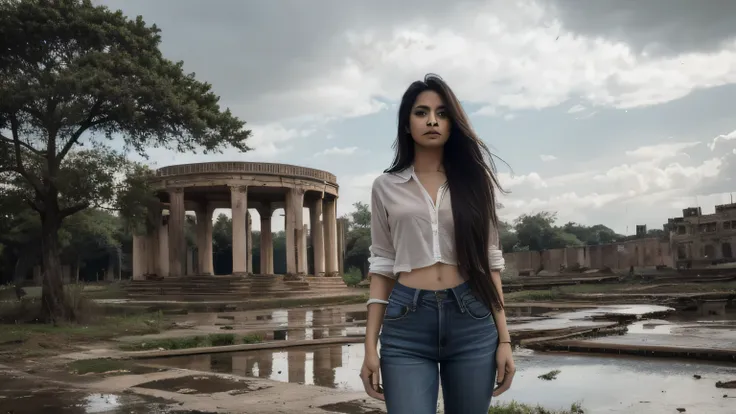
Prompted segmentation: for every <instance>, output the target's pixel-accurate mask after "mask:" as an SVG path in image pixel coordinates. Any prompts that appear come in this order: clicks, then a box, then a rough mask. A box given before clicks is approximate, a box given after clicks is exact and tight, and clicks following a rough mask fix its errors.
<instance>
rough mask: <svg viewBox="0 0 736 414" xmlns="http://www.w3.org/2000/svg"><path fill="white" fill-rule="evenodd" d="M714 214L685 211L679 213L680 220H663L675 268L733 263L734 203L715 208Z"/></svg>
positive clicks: (692, 209)
mask: <svg viewBox="0 0 736 414" xmlns="http://www.w3.org/2000/svg"><path fill="white" fill-rule="evenodd" d="M715 210H716V211H715V213H713V214H703V213H702V211H701V210H700V207H689V208H686V209H683V210H682V217H675V218H671V219H668V220H667V224H665V226H664V228H665V231H666V232H668V233H669V238H670V244H671V246H672V252H673V256H674V257H673V259H674V261H675V265H676V266H677V267H688V268H689V267H700V266H705V265H709V264H718V263H724V262H733V261H736V259H734V255H733V250H734V247H736V203H730V204H723V205H718V206H716V209H715Z"/></svg>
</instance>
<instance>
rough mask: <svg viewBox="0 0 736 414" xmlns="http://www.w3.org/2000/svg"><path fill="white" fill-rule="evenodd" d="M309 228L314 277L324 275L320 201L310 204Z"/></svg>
mask: <svg viewBox="0 0 736 414" xmlns="http://www.w3.org/2000/svg"><path fill="white" fill-rule="evenodd" d="M309 219H310V220H309V226H310V228H311V236H312V253H313V254H314V275H315V276H324V275H325V237H324V234H325V232H324V227H323V220H322V199H321V198H318V199H316V200H314V201H313V202H312V205H311V206H310V209H309Z"/></svg>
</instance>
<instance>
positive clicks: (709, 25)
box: [552, 0, 736, 55]
mask: <svg viewBox="0 0 736 414" xmlns="http://www.w3.org/2000/svg"><path fill="white" fill-rule="evenodd" d="M552 4H553V5H554V8H555V9H556V11H557V12H558V15H559V17H560V19H561V21H562V24H563V25H564V27H565V28H566V29H568V30H571V31H573V32H577V33H580V34H583V35H594V36H602V37H605V38H609V39H614V40H619V41H623V42H625V43H628V44H629V45H631V46H632V47H633V48H634V50H636V51H638V52H641V51H644V50H646V51H648V52H649V53H650V54H652V55H672V54H678V53H681V52H694V51H711V50H716V49H718V48H719V46H720V45H721V44H722V43H723V42H724V41H728V40H733V39H734V38H735V37H736V1H734V0H638V1H637V0H553V3H552Z"/></svg>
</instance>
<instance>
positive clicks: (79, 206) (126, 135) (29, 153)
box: [0, 0, 250, 322]
mask: <svg viewBox="0 0 736 414" xmlns="http://www.w3.org/2000/svg"><path fill="white" fill-rule="evenodd" d="M160 42H161V37H160V30H159V29H158V28H157V27H156V26H155V25H152V26H147V25H146V24H145V22H144V21H143V19H142V18H141V17H140V16H139V17H137V18H136V19H135V20H131V19H128V18H126V17H125V16H124V15H123V13H122V12H120V11H117V12H112V11H110V10H109V9H107V8H106V7H104V6H94V5H93V4H92V2H91V1H90V0H18V1H7V0H5V1H0V50H1V51H2V53H0V179H2V181H3V182H2V183H0V185H5V186H9V187H10V188H12V190H13V191H14V192H15V193H16V194H17V195H18V196H19V197H20V198H22V199H23V200H24V201H25V202H26V203H28V204H29V205H30V206H31V208H33V209H34V210H35V211H36V212H37V213H38V215H39V217H40V219H41V234H42V237H41V249H42V252H43V253H42V262H43V269H44V278H43V293H42V305H43V311H44V316H45V317H46V319H47V320H49V321H54V322H56V321H58V320H61V319H64V318H66V317H67V316H68V312H67V310H68V309H67V306H66V303H65V297H64V294H63V285H62V280H61V273H60V266H59V264H60V262H59V260H60V259H59V251H60V249H59V242H58V237H57V236H58V232H59V228H60V227H61V225H62V222H63V220H64V219H65V218H66V217H68V216H71V215H73V214H75V213H77V212H79V211H82V210H84V209H86V208H88V207H90V206H93V205H96V204H100V205H104V204H106V203H108V204H109V203H112V202H113V201H114V196H115V194H116V190H117V187H116V185H117V184H119V183H118V181H119V180H118V179H117V177H119V176H120V175H121V173H123V172H124V171H125V170H126V169H127V168H128V167H129V165H128V163H127V162H126V160H125V157H124V156H123V155H122V154H120V153H118V152H116V151H113V150H112V149H111V147H109V146H107V144H106V142H108V141H110V140H112V139H114V138H118V139H120V140H122V141H123V142H124V147H125V149H126V150H130V151H135V152H137V153H138V154H140V155H141V156H144V157H145V155H146V154H145V149H146V148H149V147H164V148H169V149H172V150H178V151H180V152H183V151H195V150H197V149H200V150H202V151H203V152H205V153H207V152H213V151H220V150H222V149H223V148H224V147H226V146H233V147H235V148H236V149H239V150H241V151H248V150H249V149H250V148H248V147H247V145H246V139H247V138H248V136H249V135H250V131H248V130H246V129H244V125H245V123H244V122H243V121H241V120H239V119H238V118H236V117H234V116H233V115H232V114H231V113H230V111H229V110H225V111H222V110H221V109H220V107H219V104H218V101H219V98H218V97H217V96H216V95H215V94H214V93H212V92H211V86H210V85H209V84H207V83H202V82H200V81H197V80H196V79H195V77H194V74H185V73H184V71H183V63H182V62H176V63H175V62H171V61H169V60H167V59H165V58H164V57H163V55H162V53H161V51H160V50H159V44H160ZM81 148H83V149H81Z"/></svg>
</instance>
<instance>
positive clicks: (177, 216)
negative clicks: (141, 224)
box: [169, 188, 187, 277]
mask: <svg viewBox="0 0 736 414" xmlns="http://www.w3.org/2000/svg"><path fill="white" fill-rule="evenodd" d="M185 220H186V209H185V207H184V189H183V188H174V189H171V190H169V276H171V277H180V276H183V275H184V274H185V269H184V266H186V263H187V262H186V256H185V255H186V246H187V245H186V239H185V238H184V223H185Z"/></svg>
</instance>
